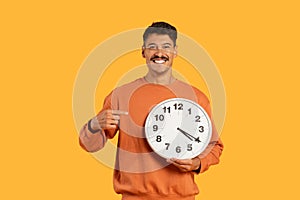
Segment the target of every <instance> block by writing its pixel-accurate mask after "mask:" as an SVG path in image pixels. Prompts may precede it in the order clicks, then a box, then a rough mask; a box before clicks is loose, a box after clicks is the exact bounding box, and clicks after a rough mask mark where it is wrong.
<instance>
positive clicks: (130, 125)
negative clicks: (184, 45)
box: [80, 22, 223, 200]
mask: <svg viewBox="0 0 300 200" xmlns="http://www.w3.org/2000/svg"><path fill="white" fill-rule="evenodd" d="M176 39H177V30H176V28H175V27H173V26H172V25H170V24H168V23H166V22H155V23H153V24H152V25H151V26H149V27H148V28H147V29H146V30H145V32H144V35H143V46H142V56H143V57H144V58H145V60H146V64H147V67H148V73H147V74H146V75H145V76H144V77H142V78H138V79H137V80H135V81H133V82H131V83H128V84H125V85H123V86H121V87H118V88H116V89H114V90H113V91H112V92H111V93H110V94H109V95H108V96H107V97H106V99H105V102H104V105H103V108H102V110H101V111H100V112H99V113H98V114H97V115H96V116H95V117H93V118H92V119H90V120H89V121H88V122H87V123H86V124H85V125H84V126H83V128H82V129H81V131H80V145H81V146H82V147H83V148H84V149H85V150H86V151H88V152H96V151H99V150H101V149H102V148H103V147H104V145H105V143H106V141H107V139H111V138H113V137H115V136H116V134H117V132H119V135H118V137H119V138H118V150H117V155H116V164H115V170H114V189H115V191H116V192H117V193H119V194H122V199H123V200H141V199H142V200H150V199H151V200H153V199H154V200H156V199H164V200H177V199H178V200H179V199H180V200H194V199H195V195H197V194H198V193H199V190H198V187H197V185H196V184H195V182H194V175H197V174H199V173H202V172H204V171H206V170H207V169H208V168H209V167H210V166H211V165H215V164H217V163H219V157H220V156H221V153H222V150H223V144H222V142H221V140H220V139H219V137H218V133H217V131H216V129H215V128H214V126H213V129H212V138H211V141H210V143H209V146H208V147H207V149H206V150H205V151H204V152H203V153H201V154H200V155H198V156H196V157H195V158H192V159H183V160H180V159H168V160H166V159H163V158H162V157H160V156H158V155H157V154H156V153H155V152H153V150H152V149H151V147H150V146H149V144H148V142H147V140H146V138H145V130H144V126H145V121H146V118H147V115H148V114H149V112H150V110H151V108H153V107H154V106H155V105H157V104H158V103H160V102H162V101H164V100H166V99H170V98H176V97H180V98H186V99H189V100H192V101H194V102H197V103H198V104H199V105H200V106H202V107H203V108H204V109H205V111H206V112H207V113H208V115H209V116H210V117H211V110H210V104H209V100H208V98H207V97H206V96H205V95H204V94H203V93H202V92H201V91H200V90H199V89H197V88H195V87H193V86H191V85H189V84H187V83H184V82H182V81H179V80H178V79H176V78H175V77H174V76H173V74H172V64H173V60H174V58H176V56H177V45H176ZM174 134H177V133H174Z"/></svg>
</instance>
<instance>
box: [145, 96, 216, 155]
mask: <svg viewBox="0 0 300 200" xmlns="http://www.w3.org/2000/svg"><path fill="white" fill-rule="evenodd" d="M169 101H186V102H189V103H192V104H194V105H195V106H196V107H198V108H199V109H200V110H201V111H202V112H203V113H204V115H205V117H206V118H207V121H208V127H209V131H208V133H209V136H208V138H209V139H208V140H207V141H206V144H205V145H204V146H205V148H203V150H202V151H201V152H200V153H199V154H198V155H196V156H194V157H187V158H186V157H184V158H177V159H192V158H195V157H197V156H199V155H200V154H201V153H203V152H204V151H205V149H206V148H207V146H208V144H209V143H210V140H211V138H212V123H211V119H210V117H209V115H208V114H207V112H206V111H205V109H204V108H203V107H202V106H200V105H199V104H198V103H197V102H195V101H193V100H190V99H187V98H182V97H175V98H169V99H166V100H163V101H161V102H159V103H158V104H156V105H155V106H154V107H152V108H151V110H150V112H149V113H148V115H147V117H146V121H145V126H144V133H145V137H146V140H147V143H148V144H149V146H150V147H151V149H152V150H153V152H154V153H156V154H157V155H159V156H161V157H162V158H165V159H170V158H174V157H167V156H165V155H164V154H161V153H160V152H157V151H155V149H154V148H153V146H152V144H151V142H150V140H149V138H150V137H148V136H149V133H147V132H148V131H147V128H146V127H147V124H148V123H149V121H150V117H149V116H151V113H152V112H154V110H155V109H156V108H158V107H160V106H161V105H162V104H165V103H167V102H169Z"/></svg>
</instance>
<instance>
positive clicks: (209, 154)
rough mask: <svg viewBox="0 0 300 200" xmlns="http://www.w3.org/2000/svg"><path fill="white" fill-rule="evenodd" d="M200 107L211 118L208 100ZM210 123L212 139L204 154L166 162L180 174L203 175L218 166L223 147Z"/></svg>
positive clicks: (213, 126)
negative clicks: (212, 167)
mask: <svg viewBox="0 0 300 200" xmlns="http://www.w3.org/2000/svg"><path fill="white" fill-rule="evenodd" d="M202 106H203V107H204V109H205V110H206V112H207V114H208V115H209V116H210V118H211V108H210V105H209V102H208V100H207V102H206V103H205V104H204V105H202ZM211 122H212V137H211V140H210V143H209V144H208V146H207V148H206V149H205V150H204V152H202V153H201V154H200V155H199V156H197V157H195V158H193V159H183V160H180V159H170V160H167V161H168V162H169V163H172V164H173V165H175V166H176V167H177V168H178V169H179V170H180V171H182V172H189V171H193V172H195V173H197V174H199V173H203V172H205V171H206V170H208V168H209V167H210V166H212V165H216V164H218V163H219V161H220V156H221V154H222V151H223V148H224V145H223V143H222V141H221V140H220V138H219V135H218V132H217V129H216V127H215V125H214V122H213V120H211Z"/></svg>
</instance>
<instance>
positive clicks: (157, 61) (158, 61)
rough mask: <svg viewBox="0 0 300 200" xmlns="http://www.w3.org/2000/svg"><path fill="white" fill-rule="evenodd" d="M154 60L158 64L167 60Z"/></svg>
mask: <svg viewBox="0 0 300 200" xmlns="http://www.w3.org/2000/svg"><path fill="white" fill-rule="evenodd" d="M153 62H155V63H157V64H163V63H164V62H165V60H153Z"/></svg>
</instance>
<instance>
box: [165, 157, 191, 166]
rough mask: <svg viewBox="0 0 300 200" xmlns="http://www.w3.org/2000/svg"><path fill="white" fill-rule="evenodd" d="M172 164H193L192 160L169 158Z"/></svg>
mask: <svg viewBox="0 0 300 200" xmlns="http://www.w3.org/2000/svg"><path fill="white" fill-rule="evenodd" d="M170 160H171V161H172V162H174V163H177V164H179V165H191V164H193V160H192V159H176V158H171V159H170Z"/></svg>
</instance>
